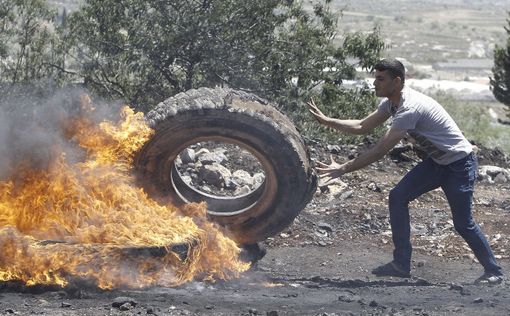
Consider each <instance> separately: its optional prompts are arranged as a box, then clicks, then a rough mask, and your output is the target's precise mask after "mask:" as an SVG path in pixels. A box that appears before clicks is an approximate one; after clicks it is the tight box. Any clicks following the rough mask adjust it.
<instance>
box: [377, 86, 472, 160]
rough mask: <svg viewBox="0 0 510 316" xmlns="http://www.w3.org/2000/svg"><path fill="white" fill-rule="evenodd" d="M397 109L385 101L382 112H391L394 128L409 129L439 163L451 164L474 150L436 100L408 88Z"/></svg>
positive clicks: (417, 141) (419, 144) (382, 102)
mask: <svg viewBox="0 0 510 316" xmlns="http://www.w3.org/2000/svg"><path fill="white" fill-rule="evenodd" d="M393 108H394V107H392V103H391V102H390V101H389V100H388V99H387V98H385V99H383V100H382V101H381V103H380V104H379V107H378V111H379V112H383V113H390V114H391V116H392V117H393V121H392V123H391V127H392V128H398V129H404V130H407V133H408V134H409V136H411V137H412V138H414V140H415V141H416V144H417V145H418V146H419V147H420V148H421V149H422V150H423V151H425V152H426V153H427V154H428V155H429V156H430V157H431V158H432V159H433V160H434V161H435V162H437V163H438V164H441V165H447V164H450V163H452V162H454V161H456V160H459V159H461V158H464V157H466V156H467V155H468V154H469V153H471V152H472V151H473V146H472V145H471V144H470V143H469V141H468V140H467V139H466V138H465V137H464V135H462V132H461V131H460V129H459V127H458V126H457V124H456V123H455V121H454V120H453V119H452V118H451V116H450V115H449V114H448V113H447V112H446V111H445V109H444V108H443V107H442V106H441V105H440V104H439V103H437V102H436V101H435V100H434V99H432V98H430V97H428V96H426V95H424V94H422V93H420V92H418V91H416V90H413V89H411V88H408V87H405V88H404V89H403V90H402V97H401V99H400V105H399V107H398V109H397V110H396V111H394V110H393Z"/></svg>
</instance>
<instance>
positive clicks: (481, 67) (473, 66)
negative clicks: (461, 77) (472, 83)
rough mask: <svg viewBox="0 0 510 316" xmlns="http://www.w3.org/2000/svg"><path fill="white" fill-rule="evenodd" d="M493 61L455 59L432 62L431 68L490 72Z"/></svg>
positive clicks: (463, 71)
mask: <svg viewBox="0 0 510 316" xmlns="http://www.w3.org/2000/svg"><path fill="white" fill-rule="evenodd" d="M493 65H494V61H493V60H492V59H488V58H485V59H455V60H450V61H447V62H437V63H434V64H432V68H434V69H435V70H438V71H448V72H459V73H473V72H476V73H483V72H490V71H491V69H492V66H493Z"/></svg>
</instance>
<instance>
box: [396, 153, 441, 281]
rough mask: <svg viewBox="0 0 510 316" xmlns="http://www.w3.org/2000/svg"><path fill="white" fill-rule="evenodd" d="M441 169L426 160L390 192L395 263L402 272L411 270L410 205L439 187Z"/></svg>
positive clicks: (429, 160)
mask: <svg viewBox="0 0 510 316" xmlns="http://www.w3.org/2000/svg"><path fill="white" fill-rule="evenodd" d="M439 181H440V169H439V166H438V165H437V164H436V163H434V162H433V161H432V160H431V159H426V160H424V161H422V162H421V163H419V164H418V165H416V166H415V167H414V168H413V169H412V170H411V171H409V172H408V173H407V174H406V175H405V176H404V178H402V180H400V182H399V183H398V184H397V185H396V186H395V188H393V189H392V190H391V191H390V196H389V209H390V224H391V232H392V238H393V244H394V246H395V250H394V251H393V260H394V262H396V263H397V264H398V265H399V266H400V267H402V268H403V269H405V270H407V271H410V270H411V253H412V246H411V240H410V237H411V236H410V231H411V226H410V223H409V202H411V201H412V200H414V199H416V198H417V197H419V196H420V195H422V194H424V193H426V192H429V191H431V190H433V189H436V188H438V187H439V184H440V182H439Z"/></svg>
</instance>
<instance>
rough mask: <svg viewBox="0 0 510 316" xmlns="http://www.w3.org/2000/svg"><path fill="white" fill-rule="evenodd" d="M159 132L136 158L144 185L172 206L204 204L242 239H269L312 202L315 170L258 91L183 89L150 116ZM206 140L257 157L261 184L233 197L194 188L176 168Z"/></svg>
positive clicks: (297, 139)
mask: <svg viewBox="0 0 510 316" xmlns="http://www.w3.org/2000/svg"><path fill="white" fill-rule="evenodd" d="M147 119H148V122H149V124H150V125H151V126H152V127H153V128H154V130H155V134H154V136H153V137H152V138H151V139H150V140H149V141H148V142H147V143H146V144H145V145H144V146H143V148H142V149H141V150H140V152H139V153H138V155H137V158H136V160H135V163H136V167H137V169H138V170H139V171H140V173H141V179H142V180H144V181H143V185H144V187H146V189H147V190H148V192H149V193H150V194H152V195H159V196H163V197H165V198H169V199H171V201H172V202H173V203H176V204H179V203H188V202H201V201H205V202H207V205H208V207H207V208H208V215H209V216H210V218H211V219H212V220H214V221H216V222H218V223H220V224H221V225H223V226H225V227H227V228H228V230H229V231H230V232H231V233H232V237H233V238H234V239H235V240H236V241H237V242H239V243H241V244H251V243H254V242H257V241H261V240H264V239H266V238H267V237H270V236H273V235H275V234H276V233H278V232H280V231H282V230H283V229H284V228H285V227H287V226H288V225H289V224H290V223H291V222H292V221H293V219H294V218H295V217H296V216H297V215H298V213H299V212H300V211H301V210H302V209H303V208H304V207H305V205H306V204H307V203H308V202H309V200H310V199H311V197H312V195H313V193H314V192H315V188H316V175H315V173H314V172H313V169H312V168H311V167H310V164H309V156H308V153H307V151H306V149H305V146H304V144H303V141H302V139H301V137H300V135H299V133H298V132H297V131H296V129H295V127H294V126H293V124H292V123H291V122H290V120H289V119H288V118H287V117H285V116H284V115H282V114H281V113H280V112H279V111H277V110H276V109H275V108H274V107H272V106H271V105H269V104H267V102H266V101H265V100H262V99H260V98H258V97H256V96H255V95H252V94H248V93H245V92H241V91H236V90H231V89H208V88H201V89H197V90H190V91H187V92H185V93H180V94H178V95H176V96H174V97H172V98H169V99H167V100H166V101H164V102H162V103H160V104H159V105H158V106H157V107H156V108H155V109H154V110H152V111H151V112H149V113H148V114H147ZM207 141H219V142H223V143H227V144H233V145H237V146H239V147H241V148H243V149H245V150H247V151H248V152H249V153H251V154H252V155H253V156H254V157H256V158H257V160H258V161H259V162H260V165H261V166H262V169H263V171H264V173H265V178H264V181H263V183H262V184H261V185H260V186H258V187H257V188H256V189H254V190H253V191H251V192H249V193H246V194H243V195H240V196H233V197H225V196H217V195H214V194H210V193H206V192H202V191H200V190H198V189H196V188H194V187H191V186H190V185H189V184H188V183H186V181H184V180H183V178H182V176H181V175H180V173H179V172H178V170H177V168H176V159H177V157H178V155H179V154H180V153H181V152H182V151H183V150H184V149H186V148H187V147H188V146H190V145H193V144H197V143H200V142H207Z"/></svg>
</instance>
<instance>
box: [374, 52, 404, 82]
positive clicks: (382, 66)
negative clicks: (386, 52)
mask: <svg viewBox="0 0 510 316" xmlns="http://www.w3.org/2000/svg"><path fill="white" fill-rule="evenodd" d="M374 69H375V70H379V71H385V70H388V72H389V73H390V76H391V78H392V79H395V78H397V77H400V79H402V83H404V82H405V80H406V68H405V67H404V65H403V64H402V63H401V62H400V61H399V60H397V59H395V58H385V59H381V60H380V61H379V62H377V63H376V64H375V65H374Z"/></svg>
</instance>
